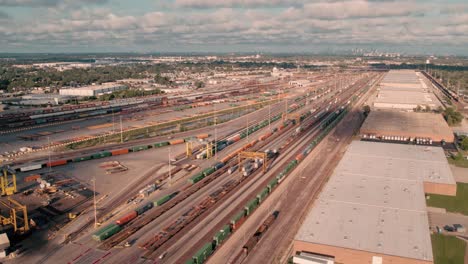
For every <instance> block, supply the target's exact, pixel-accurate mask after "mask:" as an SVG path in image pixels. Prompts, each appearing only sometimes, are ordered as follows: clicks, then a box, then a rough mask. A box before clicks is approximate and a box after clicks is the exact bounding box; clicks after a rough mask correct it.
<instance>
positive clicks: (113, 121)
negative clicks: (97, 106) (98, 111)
mask: <svg viewBox="0 0 468 264" xmlns="http://www.w3.org/2000/svg"><path fill="white" fill-rule="evenodd" d="M114 133H115V115H114V108H112V134H114Z"/></svg>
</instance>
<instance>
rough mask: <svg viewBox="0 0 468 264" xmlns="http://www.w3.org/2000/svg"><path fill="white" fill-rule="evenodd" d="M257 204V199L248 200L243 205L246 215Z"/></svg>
mask: <svg viewBox="0 0 468 264" xmlns="http://www.w3.org/2000/svg"><path fill="white" fill-rule="evenodd" d="M257 206H258V199H257V198H254V199H252V200H250V201H249V202H248V203H247V204H246V205H245V213H246V215H250V214H251V213H252V212H253V210H255V208H257Z"/></svg>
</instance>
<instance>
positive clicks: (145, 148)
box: [131, 145, 149, 152]
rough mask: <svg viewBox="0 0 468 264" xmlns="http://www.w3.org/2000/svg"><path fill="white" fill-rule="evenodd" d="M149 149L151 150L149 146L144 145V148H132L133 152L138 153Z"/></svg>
mask: <svg viewBox="0 0 468 264" xmlns="http://www.w3.org/2000/svg"><path fill="white" fill-rule="evenodd" d="M147 149H149V146H148V145H144V146H135V147H132V148H131V150H132V152H138V151H142V150H147Z"/></svg>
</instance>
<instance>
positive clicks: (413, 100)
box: [374, 70, 440, 109]
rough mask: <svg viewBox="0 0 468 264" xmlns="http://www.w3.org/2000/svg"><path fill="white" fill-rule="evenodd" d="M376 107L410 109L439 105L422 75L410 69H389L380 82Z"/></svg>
mask: <svg viewBox="0 0 468 264" xmlns="http://www.w3.org/2000/svg"><path fill="white" fill-rule="evenodd" d="M379 89H380V90H379V93H378V95H377V98H376V99H375V102H374V106H375V107H376V108H398V109H412V108H415V107H416V106H417V105H421V106H424V105H428V106H430V107H432V108H435V107H438V106H440V104H439V102H438V101H437V98H436V97H435V96H434V94H433V93H432V92H431V91H430V90H429V89H428V87H427V85H426V84H425V82H424V76H422V75H421V74H420V73H417V72H415V71H412V70H397V71H389V72H388V73H387V74H386V75H385V77H384V78H383V80H382V81H381V82H380V88H379Z"/></svg>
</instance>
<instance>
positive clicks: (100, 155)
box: [91, 151, 112, 159]
mask: <svg viewBox="0 0 468 264" xmlns="http://www.w3.org/2000/svg"><path fill="white" fill-rule="evenodd" d="M110 156H112V153H111V152H109V151H103V152H99V153H95V154H93V155H91V158H93V159H100V158H105V157H110Z"/></svg>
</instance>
